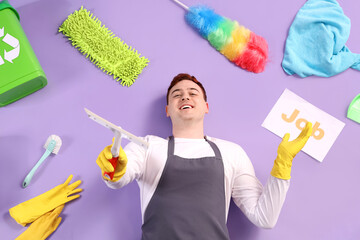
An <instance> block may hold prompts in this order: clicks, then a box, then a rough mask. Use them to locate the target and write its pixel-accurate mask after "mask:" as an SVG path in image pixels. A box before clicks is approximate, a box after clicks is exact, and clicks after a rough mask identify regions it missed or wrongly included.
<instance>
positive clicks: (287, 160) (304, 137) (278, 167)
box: [271, 122, 312, 179]
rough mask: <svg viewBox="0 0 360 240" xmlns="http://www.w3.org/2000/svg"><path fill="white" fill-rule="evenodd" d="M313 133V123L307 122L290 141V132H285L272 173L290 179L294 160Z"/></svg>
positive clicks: (277, 176)
mask: <svg viewBox="0 0 360 240" xmlns="http://www.w3.org/2000/svg"><path fill="white" fill-rule="evenodd" d="M311 133H312V124H311V122H307V123H306V126H305V128H304V129H303V130H302V131H301V133H300V134H299V136H298V137H297V138H296V139H295V140H293V141H291V142H289V138H290V134H289V133H287V134H285V136H284V138H283V140H282V142H281V143H280V145H279V147H278V150H277V153H278V155H277V157H276V159H275V162H274V166H273V169H272V170H271V175H272V176H274V177H276V178H281V179H290V178H291V176H290V173H291V165H292V160H293V158H294V157H295V155H296V154H298V152H300V150H301V149H302V148H303V147H304V146H305V143H306V142H307V141H308V139H309V137H310V136H311Z"/></svg>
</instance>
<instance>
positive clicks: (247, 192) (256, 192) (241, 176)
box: [105, 135, 290, 228]
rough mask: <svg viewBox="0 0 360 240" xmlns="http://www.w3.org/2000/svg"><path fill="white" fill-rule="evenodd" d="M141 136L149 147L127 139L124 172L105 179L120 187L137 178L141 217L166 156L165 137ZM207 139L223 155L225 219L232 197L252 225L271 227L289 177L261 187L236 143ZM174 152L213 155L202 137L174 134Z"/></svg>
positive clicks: (282, 199) (183, 154)
mask: <svg viewBox="0 0 360 240" xmlns="http://www.w3.org/2000/svg"><path fill="white" fill-rule="evenodd" d="M143 139H144V140H145V141H147V142H148V143H149V147H148V149H147V150H145V149H144V148H143V147H140V146H138V145H137V144H135V143H132V142H130V143H129V144H128V145H127V146H126V147H125V148H124V151H125V153H126V156H127V158H128V163H127V168H126V173H125V174H124V176H123V177H122V178H121V179H120V180H119V181H118V182H110V181H105V182H106V184H107V185H108V186H109V187H110V188H121V187H123V186H125V185H126V184H128V183H130V182H131V181H133V180H136V181H137V183H138V185H139V188H140V199H141V213H142V220H143V221H144V213H145V210H146V207H147V206H148V204H149V202H150V199H151V197H152V196H153V194H154V192H155V190H156V187H157V184H158V182H159V179H160V177H161V175H162V172H163V169H164V166H165V163H166V160H167V156H168V140H167V139H163V138H160V137H157V136H152V135H148V136H146V137H144V138H143ZM207 139H208V140H210V141H212V142H214V143H215V144H216V145H217V147H218V148H219V150H220V153H221V156H222V159H223V164H224V173H225V174H224V176H225V179H224V184H225V199H226V206H225V207H226V208H225V211H226V219H227V216H228V212H229V206H230V200H231V197H232V198H233V200H234V202H235V204H236V205H237V206H238V207H239V208H240V209H241V211H242V212H243V213H244V214H245V215H246V216H247V218H248V219H249V220H250V221H251V222H253V223H254V224H255V225H257V226H259V227H264V228H271V227H273V226H274V225H275V223H276V221H277V219H278V217H279V214H280V210H281V207H282V205H283V202H284V200H285V197H286V193H287V190H288V188H289V185H290V180H283V179H278V178H275V177H273V176H270V177H269V179H268V181H267V183H266V185H265V186H264V187H263V185H262V184H261V182H260V181H259V180H258V179H257V178H256V176H255V171H254V168H253V166H252V163H251V161H250V159H249V158H248V156H247V155H246V153H245V152H244V150H243V149H242V148H241V147H240V146H239V145H237V144H234V143H232V142H229V141H225V140H221V139H217V138H212V137H207ZM174 154H175V155H177V156H179V157H183V158H201V157H207V156H215V153H214V151H213V150H212V148H211V146H210V145H209V143H207V142H206V140H205V139H184V138H175V149H174Z"/></svg>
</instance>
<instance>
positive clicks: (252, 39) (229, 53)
mask: <svg viewBox="0 0 360 240" xmlns="http://www.w3.org/2000/svg"><path fill="white" fill-rule="evenodd" d="M185 19H186V21H187V22H188V23H189V24H190V25H191V26H192V27H193V28H194V29H196V30H197V31H198V32H199V33H200V34H201V36H203V37H204V38H205V39H207V40H208V41H209V43H210V44H211V45H212V46H213V47H214V48H216V50H218V51H219V52H221V53H222V54H223V55H224V56H225V57H226V58H228V59H229V60H230V61H231V62H233V63H235V64H236V65H237V66H239V67H241V68H243V69H246V70H248V71H250V72H254V73H260V72H262V71H264V69H265V65H266V63H267V58H268V45H267V42H266V40H265V39H264V38H262V37H261V36H258V35H256V34H255V33H253V32H251V31H250V30H249V29H247V28H245V27H243V26H241V25H239V24H238V22H236V21H232V20H230V19H227V18H225V17H222V16H220V15H218V14H216V13H215V12H214V11H213V10H212V9H210V8H209V7H206V6H203V5H199V6H194V7H190V9H189V11H188V13H187V14H186V16H185Z"/></svg>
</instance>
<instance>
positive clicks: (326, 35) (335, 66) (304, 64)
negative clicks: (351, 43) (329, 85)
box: [282, 0, 360, 77]
mask: <svg viewBox="0 0 360 240" xmlns="http://www.w3.org/2000/svg"><path fill="white" fill-rule="evenodd" d="M350 25H351V24H350V19H349V18H348V17H347V16H345V15H344V12H343V10H342V9H341V7H340V5H339V4H338V3H337V2H336V1H335V0H308V1H307V2H306V3H305V4H304V6H303V7H302V8H301V9H300V10H299V12H298V13H297V14H296V17H295V19H294V22H293V23H292V25H291V27H290V29H289V35H288V38H287V40H286V46H285V53H284V59H283V62H282V67H283V69H284V71H285V72H286V73H287V74H289V75H293V74H297V75H299V76H300V77H308V76H311V75H316V76H320V77H331V76H334V75H336V74H338V73H341V72H343V71H345V70H346V69H348V68H349V67H351V68H353V69H356V70H360V55H359V54H355V53H352V52H350V50H349V49H348V48H347V47H346V46H345V43H346V41H347V39H348V38H349V35H350Z"/></svg>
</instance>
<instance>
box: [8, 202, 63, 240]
mask: <svg viewBox="0 0 360 240" xmlns="http://www.w3.org/2000/svg"><path fill="white" fill-rule="evenodd" d="M63 208H64V204H62V205H60V206H59V207H57V208H55V209H54V210H53V211H50V212H48V213H45V214H44V215H42V216H41V217H39V218H38V219H36V220H35V221H34V222H33V223H32V224H31V225H30V226H29V227H28V228H27V229H26V230H25V231H24V232H23V233H22V234H21V235H20V236H18V237H17V238H16V239H15V240H30V239H32V240H45V239H46V238H47V237H48V236H50V234H51V233H53V232H54V231H55V230H56V229H57V227H58V226H59V224H60V222H61V217H59V215H60V213H61V211H62V210H63Z"/></svg>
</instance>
